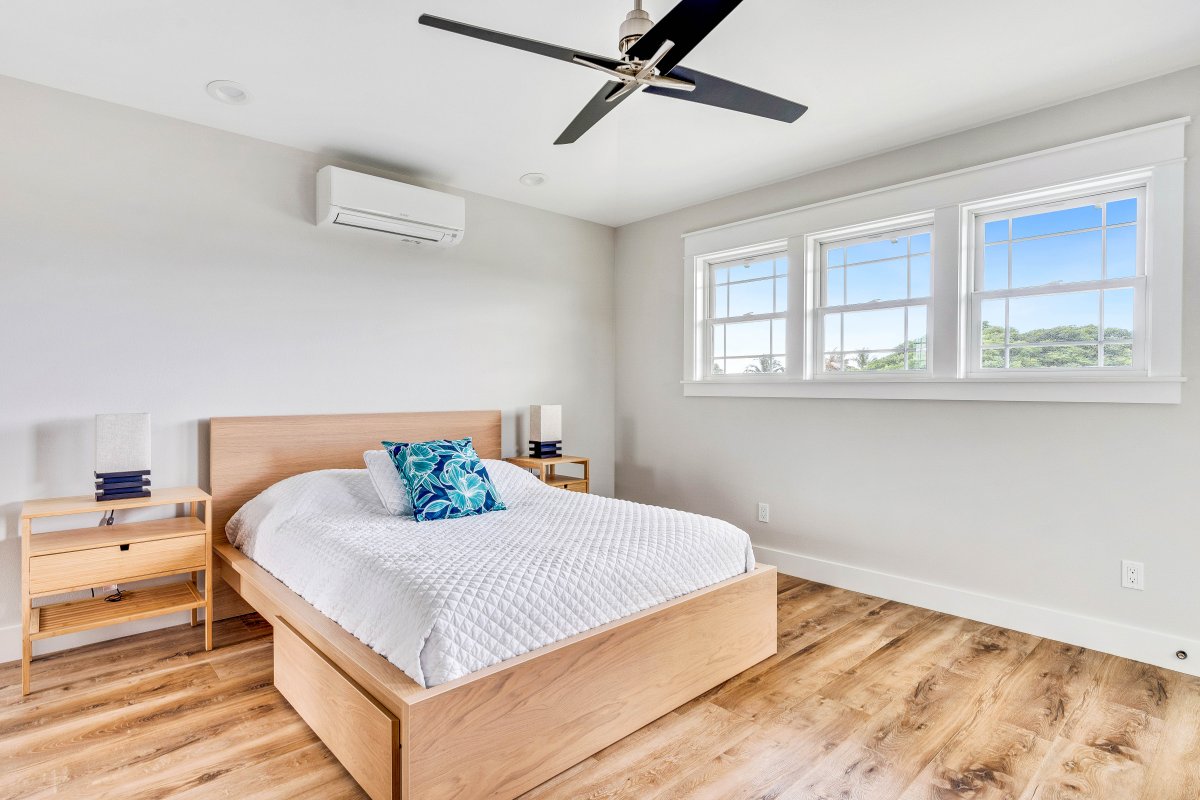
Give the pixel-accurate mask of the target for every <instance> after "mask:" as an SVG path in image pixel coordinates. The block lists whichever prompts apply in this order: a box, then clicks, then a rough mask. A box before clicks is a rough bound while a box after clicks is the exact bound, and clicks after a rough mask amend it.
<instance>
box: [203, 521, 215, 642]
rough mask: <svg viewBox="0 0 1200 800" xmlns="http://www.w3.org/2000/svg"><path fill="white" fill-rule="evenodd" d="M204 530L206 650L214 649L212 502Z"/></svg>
mask: <svg viewBox="0 0 1200 800" xmlns="http://www.w3.org/2000/svg"><path fill="white" fill-rule="evenodd" d="M204 528H205V532H206V536H207V539H208V542H209V547H208V554H207V555H206V556H205V561H204V563H205V564H206V565H207V567H206V568H205V570H204V649H205V650H212V649H213V631H212V626H213V551H212V500H209V501H208V502H206V503H205V504H204Z"/></svg>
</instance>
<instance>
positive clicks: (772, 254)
mask: <svg viewBox="0 0 1200 800" xmlns="http://www.w3.org/2000/svg"><path fill="white" fill-rule="evenodd" d="M787 255H788V252H787V243H786V242H777V243H775V246H774V247H769V246H760V247H757V248H754V249H752V250H749V251H747V252H743V253H739V254H737V255H734V256H732V257H730V258H718V257H710V258H708V259H705V261H704V285H705V296H704V344H703V347H704V359H705V361H704V364H705V366H704V375H705V378H706V379H707V380H718V381H724V380H730V379H732V378H737V377H739V376H742V375H746V376H749V377H750V378H752V379H753V378H768V379H771V378H773V379H779V378H781V377H783V375H784V374H786V372H787V367H786V364H787V363H790V361H791V359H788V357H787V345H786V342H785V343H784V348H783V352H782V353H777V352H774V351H775V338H774V337H775V326H774V325H772V326H770V327H771V332H770V334H769V337H770V342H771V347H770V349H771V350H772V352H771V353H763V354H759V355H753V356H730V355H728V353H726V354H725V355H722V356H717V355H716V354H715V353H714V352H713V346H712V344H713V336H712V330H713V326H714V325H731V324H732V325H736V324H738V323H741V322H770V321H773V320H777V319H782V320H787V319H788V311H787V306H786V303H785V305H784V310H783V311H771V312H770V313H766V314H757V313H751V314H743V315H741V316H738V317H728V316H726V317H714V316H713V314H714V313H715V311H714V309H713V294H714V291H715V290H716V281H715V280H714V279H713V272H714V270H717V269H720V268H722V267H726V266H729V265H734V264H747V263H754V262H756V261H764V260H767V259H771V260H775V259H778V258H779V257H780V256H783V257H784V258H787ZM791 272H792V265H791V261H790V260H789V261H788V272H787V277H788V283H789V284H790V283H791ZM778 278H779V274H778V273H777V272H776V273H774V274H772V276H771V277H770V278H749V279H747V280H745V281H729V282H728V283H727V284H725V285H727V286H732V285H733V284H735V283H751V282H755V281H761V282H765V281H771V296H772V301H773V302H772V306H771V307H772V308H773V309H774V308H775V307H777V306H778V305H779V303H778V299H777V298H776V294H777V293H778V291H779V282H778ZM727 346H728V345H727ZM777 355H782V356H783V357H784V358H785V359H787V361H786V362H785V366H784V371H783V372H761V373H743V372H736V373H728V372H725V373H719V374H718V373H714V372H713V371H712V368H713V362H714V361H715V360H716V359H717V358H722V359H729V358H762V357H770V358H773V357H775V356H777Z"/></svg>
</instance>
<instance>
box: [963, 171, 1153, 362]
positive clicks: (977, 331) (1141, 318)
mask: <svg viewBox="0 0 1200 800" xmlns="http://www.w3.org/2000/svg"><path fill="white" fill-rule="evenodd" d="M1149 178H1150V175H1149V174H1148V173H1136V174H1133V175H1122V176H1116V177H1111V178H1109V177H1106V178H1098V179H1095V180H1090V181H1084V182H1081V183H1073V184H1068V185H1065V186H1058V187H1054V188H1052V189H1044V190H1041V191H1037V192H1032V193H1024V194H1019V195H1015V196H1009V197H1004V198H999V199H997V200H992V201H988V202H986V203H973V204H971V205H967V206H964V207H963V211H962V213H963V218H964V225H965V226H969V227H970V250H969V252H970V258H969V262H968V263H967V264H966V266H965V270H966V277H967V280H968V284H969V286H970V289H969V290H968V291H969V294H970V302H969V308H968V309H967V310H968V316H967V320H968V326H969V328H968V330H969V334H968V336H967V341H968V343H969V346H968V349H967V352H966V353H965V354H964V355H965V356H966V359H965V364H964V366H965V370H964V371H965V373H966V375H967V376H968V377H969V378H973V379H979V378H998V379H1003V378H1006V377H1007V378H1015V379H1020V378H1022V377H1030V376H1039V375H1040V376H1060V377H1083V376H1087V375H1105V374H1108V375H1124V376H1129V377H1136V376H1142V377H1145V376H1147V375H1148V374H1149V371H1148V368H1147V363H1146V362H1147V358H1146V351H1147V347H1146V341H1147V339H1148V338H1149V331H1148V329H1147V328H1148V326H1147V324H1146V322H1147V318H1146V297H1147V295H1148V293H1149V281H1148V279H1147V275H1146V264H1147V259H1146V221H1147V215H1146V181H1147V180H1149ZM1129 198H1136V199H1137V201H1138V204H1137V219H1136V220H1135V221H1134V225H1135V226H1136V230H1137V242H1136V245H1135V255H1136V259H1137V261H1136V269H1135V271H1134V275H1133V276H1132V277H1125V278H1107V277H1105V278H1101V279H1099V280H1091V281H1075V282H1071V283H1053V284H1042V285H1038V286H1026V287H1018V288H1005V289H991V290H987V289H983V288H981V287H982V286H983V267H984V264H983V258H984V255H983V254H984V248H985V247H986V243H985V242H984V237H983V235H982V231H983V226H984V225H986V224H987V223H988V222H991V221H994V220H998V219H1007V218H1009V217H1014V216H1017V215H1018V214H1019V213H1020V212H1030V213H1038V214H1042V213H1047V212H1052V211H1060V210H1064V209H1068V208H1078V207H1079V206H1081V205H1087V204H1089V202H1092V201H1094V202H1095V203H1097V204H1099V205H1100V206H1101V209H1102V214H1103V215H1104V216H1103V217H1102V219H1101V224H1100V227H1099V230H1100V231H1101V235H1102V236H1104V237H1105V249H1104V252H1103V257H1104V258H1105V259H1107V253H1108V249H1107V244H1108V243H1107V225H1106V222H1107V210H1106V206H1107V204H1108V203H1110V202H1114V201H1116V200H1122V199H1129ZM1087 230H1096V229H1095V228H1089V229H1087ZM1071 233H1075V231H1071ZM1011 270H1012V252H1011V249H1010V252H1009V271H1010V275H1011ZM1010 280H1011V278H1010ZM1127 287H1128V288H1132V289H1133V290H1134V305H1133V312H1134V313H1133V366H1131V367H1109V366H1096V367H1072V368H1065V367H1064V368H1058V369H1013V368H1011V367H1009V368H1005V369H996V368H991V369H988V368H984V367H982V366H981V360H982V351H983V343H982V341H981V340H982V330H981V323H982V321H983V311H982V308H983V303H984V301H986V300H1001V299H1005V298H1014V297H1017V298H1020V297H1035V296H1045V295H1051V294H1074V293H1077V292H1089V291H1099V292H1103V291H1104V290H1105V289H1121V288H1127ZM1103 308H1104V305H1103V303H1101V304H1100V309H1101V316H1100V339H1099V342H1098V344H1099V347H1100V351H1101V353H1103V331H1104V316H1103ZM1005 327H1006V329H1007V320H1005ZM1064 344H1067V343H1064ZM1083 344H1089V343H1086V342H1085V343H1083ZM1035 346H1036V345H1035Z"/></svg>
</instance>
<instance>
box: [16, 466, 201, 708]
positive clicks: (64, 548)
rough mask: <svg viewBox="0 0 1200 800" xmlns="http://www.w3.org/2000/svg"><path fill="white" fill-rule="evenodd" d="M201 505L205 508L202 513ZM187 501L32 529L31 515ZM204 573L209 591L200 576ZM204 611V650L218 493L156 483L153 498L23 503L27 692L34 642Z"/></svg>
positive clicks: (23, 657)
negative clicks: (106, 521)
mask: <svg viewBox="0 0 1200 800" xmlns="http://www.w3.org/2000/svg"><path fill="white" fill-rule="evenodd" d="M201 504H203V511H201V508H200V506H201ZM152 506H183V509H184V513H183V515H182V516H176V517H172V518H168V519H155V520H145V521H142V522H124V523H120V524H117V525H106V526H92V527H89V528H77V529H73V530H63V531H54V532H47V533H36V534H35V533H34V532H33V521H34V520H36V519H44V518H46V517H62V516H69V515H72V514H95V513H98V512H107V511H119V510H122V509H129V508H149V507H152ZM200 571H203V572H204V594H203V595H201V594H200V591H199V587H198V586H197V576H198V573H199V572H200ZM183 573H191V580H189V581H185V582H182V583H180V582H176V583H168V584H165V585H162V586H151V587H147V588H141V589H132V590H129V591H124V592H122V595H123V599H121V600H120V601H118V602H108V601H106V600H105V599H104V597H103V596H97V597H94V598H88V599H85V600H73V601H69V602H65V603H53V604H50V605H42V606H38V607H36V608H35V607H34V605H33V602H34V601H35V600H38V599H39V598H44V597H49V596H52V595H58V594H65V593H67V592H76V591H80V590H84V589H94V588H96V587H98V586H111V585H114V584H122V583H131V582H133V581H141V580H146V579H148V578H161V577H165V576H168V575H179V574H183ZM200 609H204V649H206V650H211V649H212V498H211V497H210V496H209V495H208V493H207V492H204V491H202V490H200V489H197V488H195V487H184V488H176V489H155V490H154V492H153V494H152V495H151V496H150V497H139V498H133V499H127V500H107V501H97V500H95V499H94V498H93V497H90V496H84V497H58V498H54V499H50V500H29V501H27V502H26V503H25V504H24V505H23V506H22V507H21V693H22V694H29V668H30V662H31V661H32V660H33V643H34V642H35V641H37V640H38V639H46V638H49V637H51V636H62V635H63V634H67V633H78V632H79V631H86V630H90V629H92V628H100V627H103V626H105V625H116V624H117V623H120V622H131V621H133V620H138V619H146V618H147V617H156V616H159V615H161V614H171V613H174V612H176V611H191V612H192V625H193V626H195V625H196V624H198V619H197V613H198V611H199V610H200Z"/></svg>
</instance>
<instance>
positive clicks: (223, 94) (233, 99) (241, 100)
mask: <svg viewBox="0 0 1200 800" xmlns="http://www.w3.org/2000/svg"><path fill="white" fill-rule="evenodd" d="M205 89H206V90H207V91H208V95H209V97H211V98H212V99H214V100H219V101H220V102H222V103H226V104H228V105H231V106H241V105H245V104H246V103H249V102H250V93H249V92H247V91H246V88H245V87H244V86H242V85H241V84H240V83H238V82H237V81H213V82H212V83H210V84H208V86H206V87H205Z"/></svg>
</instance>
